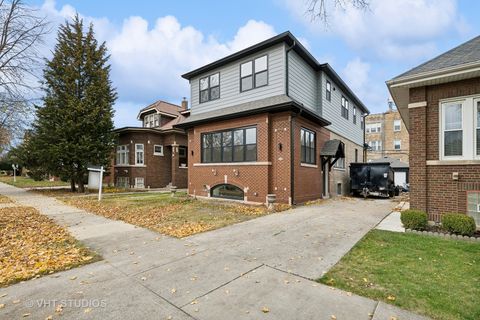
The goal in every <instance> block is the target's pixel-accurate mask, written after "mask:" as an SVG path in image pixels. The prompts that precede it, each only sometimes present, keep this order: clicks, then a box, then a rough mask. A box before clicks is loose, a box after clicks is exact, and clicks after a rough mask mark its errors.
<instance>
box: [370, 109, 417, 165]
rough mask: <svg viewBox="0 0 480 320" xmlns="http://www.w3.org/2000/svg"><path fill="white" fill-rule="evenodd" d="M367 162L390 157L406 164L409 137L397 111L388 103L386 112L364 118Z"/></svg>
mask: <svg viewBox="0 0 480 320" xmlns="http://www.w3.org/2000/svg"><path fill="white" fill-rule="evenodd" d="M365 142H366V143H367V144H368V146H369V149H368V151H367V161H370V160H375V159H381V158H385V157H390V158H394V159H399V160H400V161H402V162H405V163H408V153H409V152H408V151H409V137H408V131H407V128H405V124H404V123H403V120H402V117H401V116H400V113H399V112H398V110H396V109H394V108H393V103H392V102H389V107H388V110H387V111H386V112H383V113H375V114H369V115H368V116H367V117H366V118H365Z"/></svg>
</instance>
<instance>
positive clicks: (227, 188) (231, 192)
mask: <svg viewBox="0 0 480 320" xmlns="http://www.w3.org/2000/svg"><path fill="white" fill-rule="evenodd" d="M211 196H212V197H215V198H225V199H233V200H243V190H242V189H240V188H239V187H237V186H234V185H231V184H219V185H217V186H215V187H213V188H212V190H211Z"/></svg>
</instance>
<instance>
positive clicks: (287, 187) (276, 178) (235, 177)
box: [188, 112, 330, 203]
mask: <svg viewBox="0 0 480 320" xmlns="http://www.w3.org/2000/svg"><path fill="white" fill-rule="evenodd" d="M249 126H256V128H257V161H256V162H255V163H214V164H205V163H201V135H202V133H207V132H213V131H220V130H228V129H234V128H242V127H249ZM302 127H304V128H306V129H309V130H312V131H315V132H316V141H317V143H316V147H317V151H316V159H317V164H316V165H310V166H305V165H301V164H300V130H301V128H302ZM291 128H293V130H294V132H293V141H294V145H293V151H294V156H293V164H294V165H293V174H294V179H293V180H292V158H291V141H292V135H291V132H292V131H291ZM329 138H330V133H329V131H328V130H326V129H325V128H323V127H321V126H319V125H318V124H315V123H313V122H310V121H309V120H307V119H305V118H303V117H299V116H294V115H293V114H291V113H290V112H281V113H262V114H258V115H252V116H246V117H242V118H237V119H232V120H223V121H215V122H213V123H210V124H205V125H197V126H195V127H194V128H191V129H189V131H188V146H189V150H191V151H190V154H189V158H188V159H189V160H188V161H189V163H188V167H189V170H188V192H189V194H190V195H194V196H203V197H209V196H210V189H211V188H213V187H214V186H216V185H218V184H225V183H227V184H232V185H235V186H237V187H239V188H241V189H242V190H244V197H245V201H248V202H257V203H265V202H266V197H267V194H275V195H276V198H277V202H279V203H291V202H294V203H301V202H305V201H308V200H314V199H318V198H321V196H322V192H323V187H322V168H321V163H320V150H321V147H322V145H323V143H324V142H325V141H326V140H328V139H329ZM292 186H293V190H292ZM292 191H293V197H294V198H293V199H292Z"/></svg>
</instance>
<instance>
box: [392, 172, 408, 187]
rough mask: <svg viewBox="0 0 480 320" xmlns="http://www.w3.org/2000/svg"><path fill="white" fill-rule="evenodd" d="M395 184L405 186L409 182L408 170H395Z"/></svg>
mask: <svg viewBox="0 0 480 320" xmlns="http://www.w3.org/2000/svg"><path fill="white" fill-rule="evenodd" d="M394 179H395V185H396V186H400V187H403V185H404V184H405V183H407V173H406V172H395V177H394Z"/></svg>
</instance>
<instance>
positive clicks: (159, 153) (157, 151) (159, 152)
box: [153, 144, 163, 156]
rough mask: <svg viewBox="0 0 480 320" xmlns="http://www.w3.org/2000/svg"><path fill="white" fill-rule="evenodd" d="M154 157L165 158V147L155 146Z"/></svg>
mask: <svg viewBox="0 0 480 320" xmlns="http://www.w3.org/2000/svg"><path fill="white" fill-rule="evenodd" d="M153 155H154V156H163V145H161V144H155V145H154V146H153Z"/></svg>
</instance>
